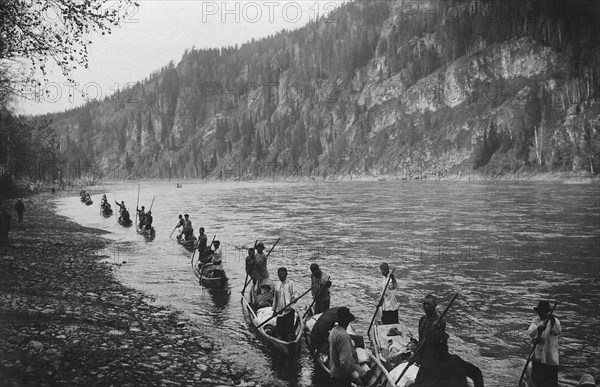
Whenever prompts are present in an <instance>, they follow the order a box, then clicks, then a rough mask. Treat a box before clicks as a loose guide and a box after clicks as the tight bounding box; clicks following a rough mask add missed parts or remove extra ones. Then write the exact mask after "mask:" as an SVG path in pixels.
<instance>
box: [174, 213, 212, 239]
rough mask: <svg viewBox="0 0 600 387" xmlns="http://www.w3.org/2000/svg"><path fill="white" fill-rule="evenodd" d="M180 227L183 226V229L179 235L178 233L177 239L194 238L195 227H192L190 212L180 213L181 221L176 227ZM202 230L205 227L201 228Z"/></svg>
mask: <svg viewBox="0 0 600 387" xmlns="http://www.w3.org/2000/svg"><path fill="white" fill-rule="evenodd" d="M184 217H185V218H184ZM179 227H182V229H181V232H180V233H179V235H177V240H181V238H183V240H184V241H191V240H192V239H194V228H193V227H192V221H191V220H190V215H189V214H185V215H184V216H181V214H179V222H178V223H177V226H175V229H178V228H179ZM200 230H201V231H202V233H203V232H204V229H203V228H200ZM205 239H206V236H205Z"/></svg>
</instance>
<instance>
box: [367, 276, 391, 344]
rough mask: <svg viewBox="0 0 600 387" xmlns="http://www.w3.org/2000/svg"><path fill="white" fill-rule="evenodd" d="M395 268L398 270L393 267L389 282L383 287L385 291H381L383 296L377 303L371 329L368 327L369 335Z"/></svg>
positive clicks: (370, 325)
mask: <svg viewBox="0 0 600 387" xmlns="http://www.w3.org/2000/svg"><path fill="white" fill-rule="evenodd" d="M394 270H396V268H393V269H392V272H391V273H390V275H389V276H388V279H387V282H386V283H385V287H384V288H383V292H382V293H381V297H380V298H379V302H378V303H377V308H375V313H373V318H372V319H371V324H369V329H367V336H368V335H369V332H371V327H373V323H374V322H375V318H376V317H377V312H378V311H379V308H380V307H381V305H382V304H383V297H385V292H386V291H387V288H388V285H389V284H390V280H391V279H392V275H393V274H394Z"/></svg>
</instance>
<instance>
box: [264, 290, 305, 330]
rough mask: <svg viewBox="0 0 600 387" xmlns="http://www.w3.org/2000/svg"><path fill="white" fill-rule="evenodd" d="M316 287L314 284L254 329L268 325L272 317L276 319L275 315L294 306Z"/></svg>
mask: <svg viewBox="0 0 600 387" xmlns="http://www.w3.org/2000/svg"><path fill="white" fill-rule="evenodd" d="M315 286H317V284H314V285H313V286H311V287H310V289H308V290H307V291H305V292H304V293H302V295H301V296H300V297H298V298H296V299H295V300H294V301H292V302H290V303H289V304H287V305H286V306H284V307H283V308H281V310H280V311H278V312H277V313H275V314H274V315H272V316H271V317H269V318H268V319H266V320H265V321H263V322H262V323H260V325H258V326H257V327H256V329H258V328H260V327H262V326H263V325H265V324H266V323H268V322H269V321H271V320H272V319H273V318H274V317H277V315H278V314H279V313H281V312H283V311H284V310H286V309H287V308H289V307H290V305H292V304H294V303H295V302H297V301H298V300H299V299H301V298H302V297H304V296H306V295H307V294H308V292H310V291H311V290H313V288H314V287H315Z"/></svg>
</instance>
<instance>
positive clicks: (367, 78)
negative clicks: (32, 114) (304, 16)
mask: <svg viewBox="0 0 600 387" xmlns="http://www.w3.org/2000/svg"><path fill="white" fill-rule="evenodd" d="M599 7H600V5H599V4H598V2H594V1H588V0H574V1H568V2H563V1H554V0H553V1H544V0H524V1H518V2H517V1H496V0H490V1H487V0H454V1H445V0H443V1H432V0H420V1H417V2H414V1H403V0H396V1H360V2H351V3H346V4H344V5H343V6H341V7H340V9H339V11H337V12H335V14H334V15H335V17H333V16H332V17H327V18H323V19H321V20H318V21H316V22H313V23H310V24H309V25H307V26H305V27H304V28H301V29H299V30H296V31H291V32H281V33H279V34H277V35H275V36H272V37H269V38H265V39H261V40H258V41H254V40H253V41H251V42H249V43H247V44H244V45H242V46H240V47H227V48H222V49H211V50H189V51H186V52H185V54H184V55H183V57H182V59H181V61H180V62H179V63H178V64H177V65H175V64H174V63H170V64H169V65H168V66H166V67H164V68H162V69H160V70H159V71H157V72H155V73H153V74H152V75H150V76H149V78H148V79H146V80H145V81H144V82H140V83H138V84H137V85H136V86H135V87H134V88H131V89H129V90H125V91H124V92H122V93H120V94H119V95H114V96H112V97H108V98H105V99H104V100H103V101H95V102H92V103H89V104H87V105H86V106H84V107H81V108H78V109H73V110H70V111H67V112H64V113H60V114H52V115H49V116H48V117H49V118H51V119H52V121H53V123H52V127H53V128H54V129H55V131H56V132H57V134H58V137H59V141H60V143H61V147H62V150H63V151H65V154H66V156H67V162H68V164H69V165H78V166H79V167H81V168H83V169H86V168H87V169H90V168H93V169H95V170H96V172H99V173H100V174H102V175H105V176H106V175H109V176H111V177H112V176H118V177H119V178H126V177H155V178H167V177H178V178H179V177H190V178H195V177H205V176H207V175H209V174H210V175H213V176H214V175H215V174H218V173H220V172H227V173H234V174H235V175H237V176H241V175H244V174H252V175H272V174H289V173H302V174H307V175H310V174H312V175H313V176H314V175H319V176H322V177H323V178H327V177H328V176H331V175H340V174H341V175H361V174H370V175H396V176H402V177H406V178H426V177H432V176H439V175H440V174H444V173H448V171H455V172H456V171H458V172H459V173H460V172H461V171H464V170H465V169H469V168H486V169H487V170H488V171H491V172H492V173H497V174H502V173H512V172H516V171H520V170H522V169H524V168H527V169H536V170H543V171H590V172H592V173H594V174H597V173H598V170H600V156H599V155H600V104H599V102H600V99H599V98H600V95H599V90H600V31H599V30H600V25H599V23H597V20H599V19H598V18H597V17H600V13H599ZM455 172H453V173H455ZM67 173H68V172H67Z"/></svg>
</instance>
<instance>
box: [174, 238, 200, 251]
mask: <svg viewBox="0 0 600 387" xmlns="http://www.w3.org/2000/svg"><path fill="white" fill-rule="evenodd" d="M177 244H180V245H181V246H183V247H184V248H185V249H186V250H187V251H189V252H193V251H194V248H195V247H196V245H197V244H198V238H196V237H192V239H190V240H187V241H186V240H184V239H183V237H181V238H177Z"/></svg>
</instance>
